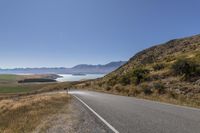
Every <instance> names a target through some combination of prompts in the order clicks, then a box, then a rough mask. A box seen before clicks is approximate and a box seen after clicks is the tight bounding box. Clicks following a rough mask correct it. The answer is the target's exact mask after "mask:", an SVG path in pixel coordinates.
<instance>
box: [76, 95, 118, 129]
mask: <svg viewBox="0 0 200 133" xmlns="http://www.w3.org/2000/svg"><path fill="white" fill-rule="evenodd" d="M72 95H73V94H72ZM73 96H74V97H75V98H76V99H78V100H79V101H80V102H81V103H82V104H84V105H85V106H86V107H87V108H88V109H89V110H90V111H92V113H94V114H95V115H96V116H97V117H98V118H99V119H100V120H101V121H102V122H103V123H104V124H106V125H107V126H108V127H109V128H110V129H111V130H112V131H113V132H114V133H119V131H117V130H116V129H115V128H114V127H113V126H112V125H110V124H109V123H108V122H107V121H106V120H105V119H104V118H102V117H101V116H100V115H99V114H98V113H97V112H95V111H94V110H93V109H92V108H91V107H90V106H89V105H87V104H86V103H85V102H83V101H82V100H81V99H80V98H78V97H77V96H75V95H73Z"/></svg>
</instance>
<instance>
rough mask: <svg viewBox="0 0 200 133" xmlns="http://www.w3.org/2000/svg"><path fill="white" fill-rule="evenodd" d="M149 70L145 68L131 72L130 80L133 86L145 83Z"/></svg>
mask: <svg viewBox="0 0 200 133" xmlns="http://www.w3.org/2000/svg"><path fill="white" fill-rule="evenodd" d="M148 74H149V70H148V69H145V68H137V69H134V70H133V71H132V72H131V74H130V75H131V76H132V77H131V80H132V82H133V83H134V84H135V85H138V84H140V83H141V82H143V81H146V80H147V78H148Z"/></svg>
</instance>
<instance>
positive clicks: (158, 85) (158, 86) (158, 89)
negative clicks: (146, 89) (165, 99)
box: [154, 82, 165, 94]
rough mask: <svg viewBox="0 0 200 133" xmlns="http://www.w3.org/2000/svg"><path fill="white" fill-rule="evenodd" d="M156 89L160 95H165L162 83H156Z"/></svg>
mask: <svg viewBox="0 0 200 133" xmlns="http://www.w3.org/2000/svg"><path fill="white" fill-rule="evenodd" d="M154 88H155V89H156V90H157V92H158V93H159V94H164V93H165V86H164V85H163V84H162V83H161V82H156V83H154Z"/></svg>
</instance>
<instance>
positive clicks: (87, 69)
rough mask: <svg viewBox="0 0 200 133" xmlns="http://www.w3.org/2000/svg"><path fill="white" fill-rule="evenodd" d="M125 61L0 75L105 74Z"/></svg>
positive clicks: (21, 70) (8, 70)
mask: <svg viewBox="0 0 200 133" xmlns="http://www.w3.org/2000/svg"><path fill="white" fill-rule="evenodd" d="M125 63H126V61H118V62H110V63H108V64H105V65H88V64H80V65H77V66H74V67H72V68H65V67H56V68H15V69H0V73H1V74H29V73H31V74H107V73H110V72H112V71H114V70H116V69H117V68H119V67H120V66H122V65H124V64H125Z"/></svg>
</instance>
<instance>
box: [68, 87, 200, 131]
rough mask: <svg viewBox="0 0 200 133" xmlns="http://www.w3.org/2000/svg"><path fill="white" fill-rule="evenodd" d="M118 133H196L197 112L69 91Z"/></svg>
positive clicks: (199, 127)
mask: <svg viewBox="0 0 200 133" xmlns="http://www.w3.org/2000/svg"><path fill="white" fill-rule="evenodd" d="M70 93H71V94H72V95H74V96H76V97H78V98H79V99H81V100H82V101H83V102H84V103H86V104H87V105H88V106H89V107H90V108H92V109H93V110H94V111H95V112H96V113H98V114H99V115H100V116H101V117H102V118H104V119H105V120H106V121H107V122H108V123H109V124H110V125H112V126H113V127H114V128H115V129H116V130H117V131H119V132H120V133H200V110H199V109H195V108H189V107H182V106H176V105H170V104H165V103H159V102H153V101H148V100H142V99H137V98H133V97H125V96H117V95H111V94H105V93H99V92H93V91H82V90H73V91H71V92H70Z"/></svg>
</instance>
